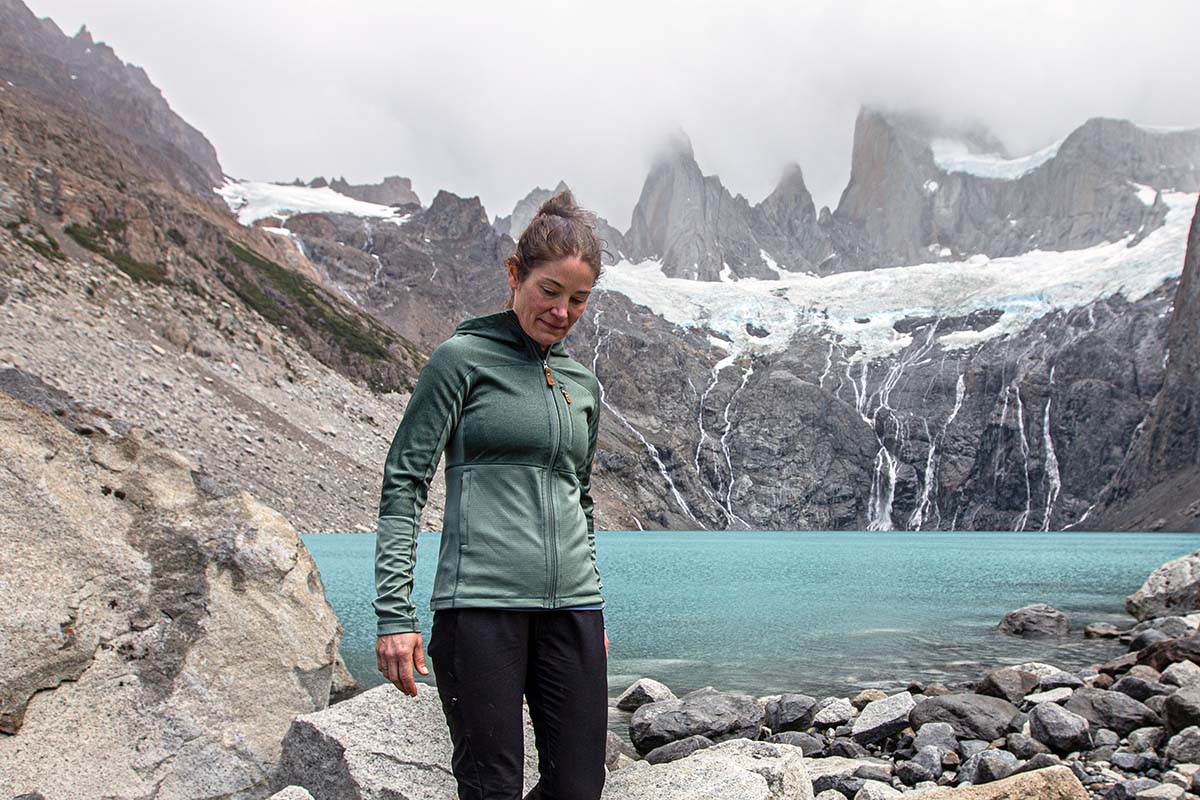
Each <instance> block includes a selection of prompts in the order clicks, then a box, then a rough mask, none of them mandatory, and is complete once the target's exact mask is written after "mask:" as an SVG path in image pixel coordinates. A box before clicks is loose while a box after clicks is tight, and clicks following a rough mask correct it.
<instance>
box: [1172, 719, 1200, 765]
mask: <svg viewBox="0 0 1200 800" xmlns="http://www.w3.org/2000/svg"><path fill="white" fill-rule="evenodd" d="M1166 757H1167V760H1168V761H1172V762H1174V763H1176V764H1200V727H1196V726H1195V725H1191V726H1189V727H1187V728H1184V729H1183V730H1181V731H1180V732H1179V733H1177V734H1175V735H1174V736H1172V737H1171V738H1170V739H1169V740H1167V749H1166Z"/></svg>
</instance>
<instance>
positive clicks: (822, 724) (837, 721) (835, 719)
mask: <svg viewBox="0 0 1200 800" xmlns="http://www.w3.org/2000/svg"><path fill="white" fill-rule="evenodd" d="M852 719H854V706H853V704H851V702H850V698H848V697H839V698H836V699H835V700H834V701H833V702H832V703H829V704H828V705H826V706H825V707H824V708H822V709H821V710H820V711H818V712H817V713H816V714H815V715H814V716H813V721H812V724H813V725H814V726H816V727H818V728H833V727H836V726H838V725H844V724H846V723H847V722H849V721H850V720H852Z"/></svg>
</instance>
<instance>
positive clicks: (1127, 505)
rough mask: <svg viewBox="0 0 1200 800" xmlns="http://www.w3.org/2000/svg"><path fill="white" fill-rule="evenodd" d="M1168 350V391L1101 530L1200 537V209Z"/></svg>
mask: <svg viewBox="0 0 1200 800" xmlns="http://www.w3.org/2000/svg"><path fill="white" fill-rule="evenodd" d="M1165 345H1166V346H1165V359H1164V360H1165V362H1166V368H1165V370H1164V375H1163V381H1162V388H1161V389H1160V391H1159V393H1158V395H1157V396H1156V397H1155V399H1154V403H1153V405H1152V407H1151V410H1150V413H1149V415H1148V416H1147V417H1146V418H1145V420H1144V421H1142V422H1141V423H1140V424H1139V426H1138V430H1137V432H1136V435H1135V436H1134V440H1133V444H1132V446H1131V447H1130V448H1129V452H1128V454H1127V455H1126V457H1125V461H1124V463H1122V464H1121V468H1120V470H1119V471H1118V472H1117V474H1116V475H1115V476H1114V477H1113V480H1112V482H1111V483H1110V484H1109V486H1108V487H1106V490H1105V492H1104V495H1103V498H1102V504H1101V510H1100V513H1099V514H1098V517H1099V519H1098V520H1097V524H1098V525H1100V526H1104V527H1110V528H1112V529H1114V530H1123V529H1133V530H1163V529H1167V530H1190V531H1200V205H1197V208H1196V216H1195V217H1194V218H1193V220H1192V227H1191V233H1190V235H1189V237H1188V245H1187V255H1186V258H1185V262H1184V267H1183V276H1182V278H1181V279H1180V281H1179V288H1178V289H1177V290H1176V292H1175V298H1174V310H1173V312H1172V313H1171V322H1170V326H1169V327H1168V330H1167V335H1166V343H1165Z"/></svg>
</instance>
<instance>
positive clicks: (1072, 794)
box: [904, 767, 1089, 800]
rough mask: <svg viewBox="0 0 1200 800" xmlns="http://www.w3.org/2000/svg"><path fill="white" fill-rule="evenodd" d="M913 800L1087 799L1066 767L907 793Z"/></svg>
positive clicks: (1080, 784) (1083, 789)
mask: <svg viewBox="0 0 1200 800" xmlns="http://www.w3.org/2000/svg"><path fill="white" fill-rule="evenodd" d="M904 797H906V798H912V800H918V798H919V800H1088V798H1089V796H1088V792H1087V789H1085V788H1083V784H1082V783H1080V782H1079V779H1078V778H1076V777H1075V773H1073V772H1071V770H1070V768H1068V767H1047V768H1046V769H1038V770H1033V771H1032V772H1020V773H1017V774H1016V775H1012V776H1010V777H1008V778H1004V779H1002V780H998V781H995V782H994V783H985V784H983V785H982V786H963V787H959V788H954V789H951V788H937V789H929V790H926V791H918V792H910V793H908V794H906V795H904Z"/></svg>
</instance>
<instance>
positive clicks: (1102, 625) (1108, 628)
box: [1083, 622, 1122, 639]
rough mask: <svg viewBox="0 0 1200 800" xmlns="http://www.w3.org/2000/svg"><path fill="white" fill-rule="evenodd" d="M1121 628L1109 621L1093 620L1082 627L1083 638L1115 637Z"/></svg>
mask: <svg viewBox="0 0 1200 800" xmlns="http://www.w3.org/2000/svg"><path fill="white" fill-rule="evenodd" d="M1121 633H1122V631H1121V629H1120V628H1118V627H1117V626H1116V625H1113V624H1112V623H1109V622H1093V623H1092V624H1090V625H1088V626H1087V627H1085V628H1084V629H1083V637H1084V638H1085V639H1116V638H1117V637H1118V636H1120V635H1121Z"/></svg>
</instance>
